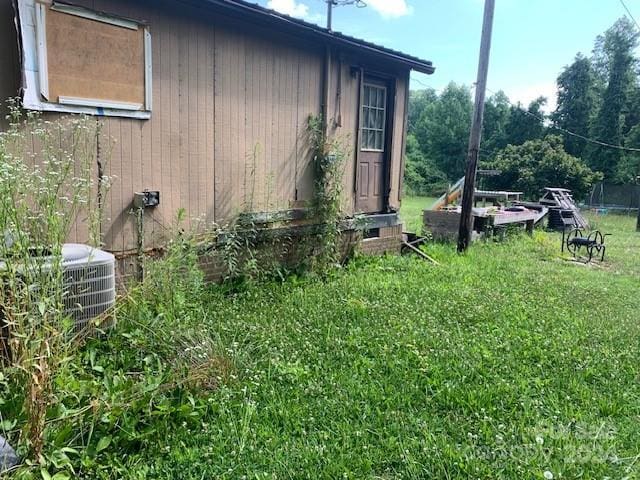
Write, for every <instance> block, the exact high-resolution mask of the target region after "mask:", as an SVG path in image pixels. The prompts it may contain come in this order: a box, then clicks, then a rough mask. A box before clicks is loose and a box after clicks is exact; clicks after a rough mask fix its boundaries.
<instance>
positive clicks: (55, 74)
mask: <svg viewBox="0 0 640 480" xmlns="http://www.w3.org/2000/svg"><path fill="white" fill-rule="evenodd" d="M46 32H47V33H46V40H47V45H46V47H47V64H48V80H49V100H50V101H53V102H58V103H65V102H68V103H74V99H76V101H77V100H78V99H87V100H97V101H106V102H115V103H125V104H131V106H132V107H134V106H137V108H139V109H141V108H142V107H143V105H144V103H145V80H144V75H145V55H144V30H143V29H142V28H137V27H134V28H128V27H123V26H119V25H113V24H109V23H105V22H102V21H97V20H92V19H88V18H83V17H81V16H78V15H74V14H70V13H66V12H60V11H56V10H53V9H49V10H48V11H47V14H46ZM76 103H77V102H76Z"/></svg>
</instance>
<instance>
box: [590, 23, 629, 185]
mask: <svg viewBox="0 0 640 480" xmlns="http://www.w3.org/2000/svg"><path fill="white" fill-rule="evenodd" d="M638 37H639V34H638V31H637V30H636V28H635V26H634V25H633V24H632V23H631V22H630V21H629V20H628V19H627V18H626V17H623V18H621V19H620V20H618V21H617V22H616V23H615V24H614V25H613V26H612V27H611V28H609V30H607V31H606V32H605V34H604V35H603V36H601V37H598V40H597V41H596V48H595V50H594V59H595V60H594V62H595V63H596V65H597V66H598V71H599V74H600V75H601V76H605V75H606V78H607V85H606V88H605V90H604V93H603V95H602V103H601V106H600V109H599V111H598V114H597V117H596V119H595V122H594V125H593V128H592V136H593V137H595V138H596V139H598V140H600V141H601V142H605V143H609V144H613V145H621V144H622V141H623V133H624V126H625V114H626V113H627V112H626V110H627V109H628V101H629V99H630V98H631V97H630V94H631V93H632V89H633V87H634V84H635V81H636V79H635V74H634V68H635V67H636V63H637V61H636V59H635V58H634V55H633V52H634V49H635V48H636V47H637V46H638ZM628 128H629V127H628ZM630 129H631V128H629V130H630ZM621 159H622V151H621V150H618V149H613V148H607V147H604V146H598V145H595V146H590V147H589V149H588V160H589V165H590V166H591V167H592V168H595V169H597V170H600V171H601V172H603V173H604V176H605V178H607V179H610V180H613V179H615V177H616V174H617V170H618V166H619V164H620V161H621Z"/></svg>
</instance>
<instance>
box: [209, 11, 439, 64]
mask: <svg viewBox="0 0 640 480" xmlns="http://www.w3.org/2000/svg"><path fill="white" fill-rule="evenodd" d="M200 1H201V2H205V3H208V4H213V5H217V6H220V7H223V8H225V9H227V10H229V11H235V12H237V13H239V14H241V15H242V16H243V17H245V16H250V17H252V18H255V19H258V20H262V21H266V22H270V23H272V24H274V25H277V26H278V27H279V28H288V29H291V30H293V31H295V32H296V33H298V34H306V35H311V36H314V37H316V38H321V39H324V40H326V41H329V42H331V43H333V44H337V45H343V46H346V47H352V48H354V49H358V50H361V51H365V52H367V53H370V54H373V55H376V56H380V57H383V58H385V59H387V60H391V61H394V62H397V63H399V64H402V65H404V66H406V67H409V68H411V69H412V70H415V71H417V72H421V73H427V74H432V73H433V72H434V71H435V67H434V66H433V64H432V63H431V62H430V61H429V60H422V59H420V58H418V57H414V56H412V55H407V54H406V53H402V52H398V51H397V50H392V49H390V48H386V47H383V46H380V45H376V44H375V43H371V42H367V41H365V40H361V39H359V38H354V37H350V36H349V35H344V34H342V33H339V32H334V31H330V30H328V29H326V28H323V27H320V26H318V25H315V24H313V23H309V22H305V21H304V20H300V19H297V18H293V17H290V16H288V15H284V14H282V13H279V12H276V11H275V10H270V9H268V8H265V7H262V6H260V5H256V4H254V3H251V2H248V1H245V0H200Z"/></svg>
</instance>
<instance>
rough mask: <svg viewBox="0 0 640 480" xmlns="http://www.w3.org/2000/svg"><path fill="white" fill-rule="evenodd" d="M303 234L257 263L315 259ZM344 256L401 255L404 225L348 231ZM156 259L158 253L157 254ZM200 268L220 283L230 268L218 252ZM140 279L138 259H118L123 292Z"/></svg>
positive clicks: (273, 243)
mask: <svg viewBox="0 0 640 480" xmlns="http://www.w3.org/2000/svg"><path fill="white" fill-rule="evenodd" d="M306 238H307V237H305V236H304V232H300V231H297V230H296V229H295V228H293V229H292V230H291V234H290V235H287V236H286V237H284V238H279V239H277V240H270V241H268V242H266V243H265V245H264V248H260V249H258V250H257V253H256V256H257V257H258V262H259V263H261V264H266V263H267V262H269V263H271V264H280V265H284V266H287V267H290V268H295V267H296V266H297V265H299V264H300V263H301V261H304V259H305V258H310V256H312V255H313V246H312V245H310V244H309V243H308V242H305V240H306ZM342 240H343V241H342V245H341V251H342V252H341V255H342V257H343V258H344V259H347V258H349V257H351V256H352V255H353V254H354V252H356V251H357V252H360V253H362V254H364V255H384V254H392V255H399V254H400V250H401V246H402V225H401V224H400V225H393V226H384V227H380V228H377V229H375V232H371V233H370V236H369V237H368V238H364V239H363V238H362V233H361V232H357V231H353V230H346V231H344V232H343V234H342ZM155 254H156V255H157V252H156V253H155ZM199 263H200V268H201V269H202V271H203V272H204V274H205V278H206V279H207V281H212V282H219V281H221V280H222V279H223V278H224V277H225V276H226V275H227V266H226V264H225V261H224V258H223V257H222V255H221V254H219V253H216V252H215V251H213V252H211V253H208V254H206V255H203V256H202V257H201V258H200V262H199ZM138 276H139V270H138V258H137V256H136V255H135V254H132V255H126V256H120V257H117V258H116V279H117V283H118V285H119V287H120V288H122V289H124V288H126V286H127V285H129V284H131V283H132V282H136V281H137V279H138Z"/></svg>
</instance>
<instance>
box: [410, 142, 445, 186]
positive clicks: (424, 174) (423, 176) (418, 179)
mask: <svg viewBox="0 0 640 480" xmlns="http://www.w3.org/2000/svg"><path fill="white" fill-rule="evenodd" d="M405 165H406V167H405V175H404V185H405V188H406V189H407V193H408V194H410V195H426V196H432V195H440V194H441V193H442V192H444V191H445V190H446V189H447V186H448V184H449V181H448V179H447V176H446V175H445V174H444V173H443V172H442V171H441V170H439V169H438V168H437V167H436V166H435V165H434V164H433V161H431V160H429V159H428V158H427V157H425V156H424V154H423V153H422V151H421V150H420V145H419V144H418V140H416V138H415V137H414V136H413V135H411V134H409V135H408V136H407V153H406V162H405Z"/></svg>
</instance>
